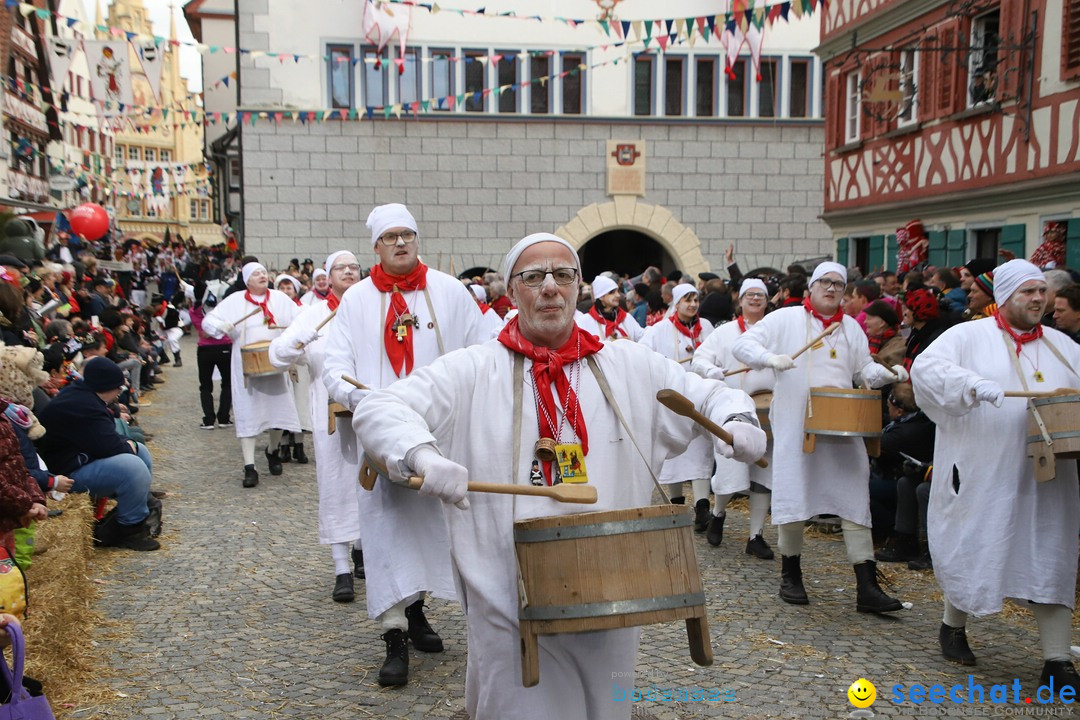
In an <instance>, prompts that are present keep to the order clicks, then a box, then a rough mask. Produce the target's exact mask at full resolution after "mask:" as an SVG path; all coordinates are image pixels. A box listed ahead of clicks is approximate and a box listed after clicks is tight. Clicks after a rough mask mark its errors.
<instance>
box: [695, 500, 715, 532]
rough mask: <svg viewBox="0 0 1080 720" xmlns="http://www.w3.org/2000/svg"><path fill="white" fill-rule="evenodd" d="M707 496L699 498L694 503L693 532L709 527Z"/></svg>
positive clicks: (709, 514) (702, 530) (710, 514)
mask: <svg viewBox="0 0 1080 720" xmlns="http://www.w3.org/2000/svg"><path fill="white" fill-rule="evenodd" d="M711 516H712V513H710V512H709V498H701V499H700V500H698V501H697V502H696V503H694V532H699V533H703V532H705V529H706V528H707V527H709V518H710V517H711Z"/></svg>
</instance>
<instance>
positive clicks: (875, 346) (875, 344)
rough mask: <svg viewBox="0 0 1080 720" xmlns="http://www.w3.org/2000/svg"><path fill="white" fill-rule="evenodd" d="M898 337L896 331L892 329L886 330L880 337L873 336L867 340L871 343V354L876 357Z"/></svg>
mask: <svg viewBox="0 0 1080 720" xmlns="http://www.w3.org/2000/svg"><path fill="white" fill-rule="evenodd" d="M894 337H896V331H895V330H893V329H892V328H885V332H883V333H881V334H880V335H871V336H869V337H868V338H867V341H869V343H870V354H871V355H874V354H875V353H878V352H880V351H881V348H883V347H885V343H887V342H889V341H890V340H892V339H893V338H894Z"/></svg>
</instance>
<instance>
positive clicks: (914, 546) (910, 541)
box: [874, 533, 919, 563]
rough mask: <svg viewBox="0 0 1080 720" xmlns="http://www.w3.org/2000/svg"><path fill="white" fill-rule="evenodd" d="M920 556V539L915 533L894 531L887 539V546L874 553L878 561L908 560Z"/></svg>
mask: <svg viewBox="0 0 1080 720" xmlns="http://www.w3.org/2000/svg"><path fill="white" fill-rule="evenodd" d="M917 557H919V541H918V540H916V539H915V536H914V535H909V534H907V533H893V534H892V535H891V536H890V537H889V539H888V540H886V541H885V547H883V548H881V549H880V550H878V551H877V552H875V553H874V559H875V560H877V561H878V562H890V563H892V562H907V561H909V560H914V559H916V558H917Z"/></svg>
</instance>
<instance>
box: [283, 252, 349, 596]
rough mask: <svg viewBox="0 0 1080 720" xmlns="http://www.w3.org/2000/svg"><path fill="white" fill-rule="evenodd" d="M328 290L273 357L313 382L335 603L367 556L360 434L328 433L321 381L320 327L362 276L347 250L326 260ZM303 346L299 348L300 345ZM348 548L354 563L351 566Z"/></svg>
mask: <svg viewBox="0 0 1080 720" xmlns="http://www.w3.org/2000/svg"><path fill="white" fill-rule="evenodd" d="M325 267H326V270H325V271H326V272H327V273H329V278H330V294H329V295H328V296H327V298H326V300H317V301H315V302H314V303H312V304H311V305H308V306H306V307H305V308H304V309H303V310H302V311H301V312H300V314H299V315H298V316H297V317H296V319H295V320H294V321H293V322H292V324H291V325H289V327H288V328H287V329H286V330H285V332H283V333H282V334H281V335H279V336H278V337H277V338H276V339H275V340H274V342H272V343H271V344H270V362H271V363H272V364H273V365H274V367H277V368H281V369H282V370H287V369H288V368H290V367H292V366H293V365H304V366H306V368H305V370H307V371H310V373H311V375H312V376H314V378H315V382H313V383H311V385H310V387H309V388H308V402H307V403H306V406H307V408H308V411H309V415H310V422H311V424H312V426H313V427H314V428H315V432H314V435H313V437H314V441H315V477H316V479H317V480H318V484H319V542H320V543H322V544H323V545H329V546H330V551H331V553H332V555H333V559H334V590H333V592H332V593H331V598H332V599H333V600H334V602H352V601H353V599H354V598H355V591H354V587H353V576H354V574H355V576H356V577H361V578H362V577H364V556H363V554H362V553H361V550H360V508H359V507H358V505H357V503H358V501H359V499H358V497H357V490H358V489H359V485H358V484H357V482H356V478H357V475H358V474H359V472H360V458H359V454H360V453H359V451H358V450H357V446H356V435H355V434H353V431H352V427H351V426H350V425H349V423H348V422H345V421H343V422H339V423H335V431H334V434H333V435H330V434H328V420H329V417H330V416H329V414H328V412H327V406H328V396H327V392H326V385H324V384H323V382H322V370H323V364H324V363H325V361H326V334H325V333H326V331H325V330H324V331H323V333H322V334H320V333H319V331H318V330H316V327H317V326H318V325H319V324H320V323H322V322H323V321H324V320H326V318H327V317H329V315H330V313H331V312H333V311H335V310H336V309H337V307H338V303H339V302H340V301H341V296H342V295H344V294H345V291H346V290H348V289H349V288H350V287H352V286H353V285H355V284H356V283H357V282H358V281H359V280H360V264H359V263H358V262H357V260H356V256H355V255H353V254H352V253H351V252H348V251H346V250H339V251H337V252H335V253H332V254H331V255H330V257H328V258H327V259H326V265H325ZM330 322H334V320H333V319H331V320H330ZM298 346H299V347H298ZM350 553H351V557H352V561H353V566H352V567H350V566H349V560H350Z"/></svg>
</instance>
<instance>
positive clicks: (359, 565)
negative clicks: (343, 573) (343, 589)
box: [352, 547, 367, 580]
mask: <svg viewBox="0 0 1080 720" xmlns="http://www.w3.org/2000/svg"><path fill="white" fill-rule="evenodd" d="M352 564H353V575H355V576H356V577H358V578H360V579H361V580H363V579H365V578H366V577H367V575H365V574H364V551H363V550H360V549H359V548H355V547H354V548H353V549H352Z"/></svg>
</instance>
